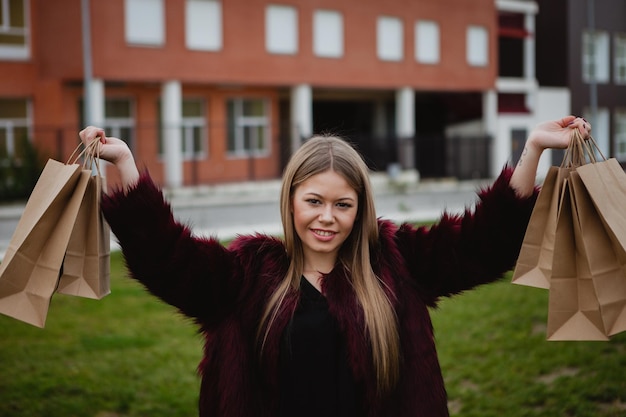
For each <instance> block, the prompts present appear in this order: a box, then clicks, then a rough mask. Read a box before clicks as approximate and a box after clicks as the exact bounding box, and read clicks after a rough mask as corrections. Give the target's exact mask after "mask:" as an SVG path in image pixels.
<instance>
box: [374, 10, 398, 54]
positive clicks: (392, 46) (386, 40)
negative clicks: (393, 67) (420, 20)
mask: <svg viewBox="0 0 626 417" xmlns="http://www.w3.org/2000/svg"><path fill="white" fill-rule="evenodd" d="M376 52H377V54H378V58H379V59H381V60H383V61H401V60H402V58H403V57H404V42H403V28H402V21H401V20H400V19H398V18H397V17H388V16H381V17H379V18H378V20H377V22H376Z"/></svg>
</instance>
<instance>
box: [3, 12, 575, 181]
mask: <svg viewBox="0 0 626 417" xmlns="http://www.w3.org/2000/svg"><path fill="white" fill-rule="evenodd" d="M0 5H1V7H0V10H1V12H0V13H1V14H0V77H1V78H0V79H2V80H3V82H1V83H0V152H3V153H4V155H8V156H11V155H14V154H16V153H19V147H18V146H17V145H16V144H17V143H18V139H19V138H20V137H27V138H28V139H29V140H31V141H32V142H33V143H34V144H35V145H36V146H37V147H38V148H39V149H40V150H41V151H42V152H43V153H44V154H45V155H49V156H53V157H56V158H60V159H63V158H67V157H68V156H69V155H70V153H71V151H72V150H73V148H74V147H75V146H76V145H77V132H78V131H79V130H80V128H81V127H83V126H85V125H86V124H93V125H100V126H104V127H105V129H106V131H107V132H108V134H109V135H111V136H118V137H121V138H123V139H124V140H126V141H127V142H128V143H129V146H130V147H131V148H132V150H133V152H134V154H135V156H136V159H137V162H138V164H139V165H140V166H141V167H144V168H146V169H148V170H150V172H151V174H152V176H153V177H154V178H155V180H156V181H157V182H159V183H161V184H163V185H165V186H168V187H179V186H184V185H191V184H212V183H220V182H229V181H242V180H250V179H267V178H277V177H279V176H280V174H281V171H282V168H283V166H284V163H285V161H286V160H287V158H288V157H289V155H290V154H291V153H292V152H293V150H294V149H296V148H297V147H298V146H299V145H300V143H301V142H302V141H303V140H305V139H306V138H307V137H310V136H311V135H312V134H314V133H336V134H340V135H342V136H345V137H347V138H348V139H349V140H350V141H352V142H353V143H354V144H355V145H356V146H357V148H359V149H360V150H361V151H362V153H363V154H364V155H365V157H366V160H367V161H368V163H369V164H370V166H371V167H372V169H376V170H385V169H387V168H388V167H389V166H390V165H399V166H400V167H402V168H404V169H417V170H418V171H420V173H421V174H422V175H423V176H435V177H436V176H459V177H477V176H478V177H485V176H493V175H495V174H497V172H499V170H500V169H501V168H502V166H503V165H504V164H505V163H506V162H507V161H509V160H511V159H512V158H514V157H515V154H516V152H519V151H521V149H518V148H519V143H521V141H523V139H525V136H526V133H527V132H528V130H529V129H530V128H531V127H532V126H533V125H534V124H535V123H536V122H537V121H538V120H542V119H544V118H549V117H553V115H554V117H558V116H561V115H563V114H565V113H567V112H569V96H568V92H567V87H566V86H562V85H561V86H555V87H552V86H550V88H548V89H545V90H544V89H542V87H541V86H540V85H539V83H538V82H537V79H536V76H535V38H534V29H535V16H536V14H537V12H538V6H537V4H536V3H535V2H533V1H524V0H497V1H495V2H494V1H493V0H473V1H471V2H468V1H466V0H422V1H411V2H408V1H406V0H387V1H385V2H379V1H377V0H281V1H268V0H229V1H219V0H109V1H106V2H104V1H91V0H55V1H54V2H50V1H44V0H0ZM502 56H505V57H506V59H504V60H503V59H502ZM503 63H506V65H503ZM520 138H521V139H520ZM481 140H482V142H481ZM426 145H428V146H426ZM468 145H469V148H467V149H471V150H472V152H464V151H463V149H465V148H464V146H468ZM110 171H111V172H110V175H109V172H107V175H108V176H109V182H113V183H114V182H115V181H116V173H115V172H113V171H114V170H110Z"/></svg>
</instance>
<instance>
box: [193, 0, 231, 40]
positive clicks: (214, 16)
mask: <svg viewBox="0 0 626 417" xmlns="http://www.w3.org/2000/svg"><path fill="white" fill-rule="evenodd" d="M185 14H186V16H185V40H186V43H187V48H189V49H197V50H203V51H219V50H220V49H222V4H221V3H220V2H219V1H215V0H187V3H186V9H185Z"/></svg>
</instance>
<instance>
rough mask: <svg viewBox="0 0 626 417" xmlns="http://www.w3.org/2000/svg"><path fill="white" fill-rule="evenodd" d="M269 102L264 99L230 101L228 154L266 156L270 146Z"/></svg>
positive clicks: (234, 155)
mask: <svg viewBox="0 0 626 417" xmlns="http://www.w3.org/2000/svg"><path fill="white" fill-rule="evenodd" d="M269 138H270V133H269V115H268V102H267V100H264V99H232V100H229V101H228V154H229V156H232V157H248V156H264V155H267V154H268V153H269V146H270V140H269Z"/></svg>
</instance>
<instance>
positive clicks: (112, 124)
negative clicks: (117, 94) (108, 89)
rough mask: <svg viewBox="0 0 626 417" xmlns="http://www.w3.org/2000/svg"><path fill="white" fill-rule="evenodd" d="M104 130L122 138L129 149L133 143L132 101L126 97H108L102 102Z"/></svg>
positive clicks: (133, 120) (109, 134)
mask: <svg viewBox="0 0 626 417" xmlns="http://www.w3.org/2000/svg"><path fill="white" fill-rule="evenodd" d="M104 131H105V132H106V134H107V135H108V136H113V137H116V138H120V139H123V140H124V141H125V142H126V143H128V146H129V147H130V149H131V150H134V144H135V138H134V136H135V117H134V111H133V103H132V101H131V100H130V99H127V98H110V99H106V100H105V103H104Z"/></svg>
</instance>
